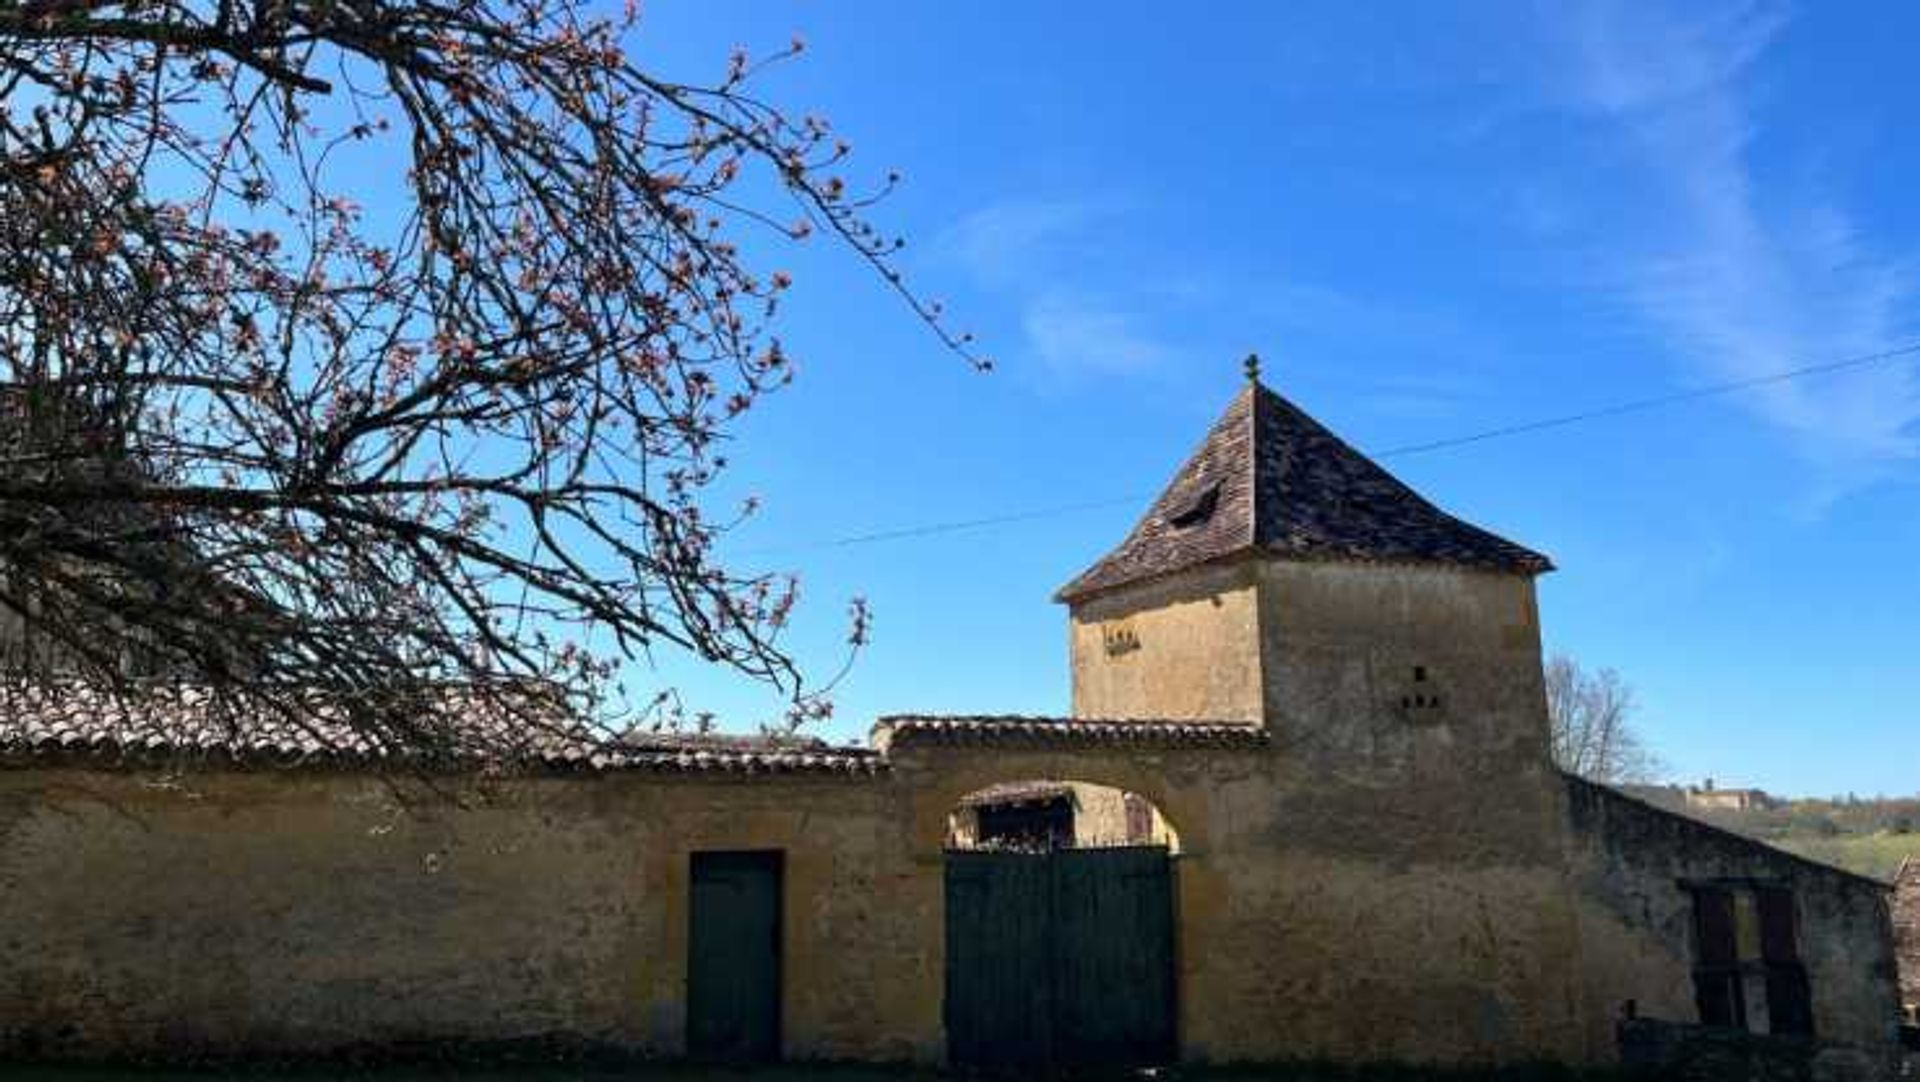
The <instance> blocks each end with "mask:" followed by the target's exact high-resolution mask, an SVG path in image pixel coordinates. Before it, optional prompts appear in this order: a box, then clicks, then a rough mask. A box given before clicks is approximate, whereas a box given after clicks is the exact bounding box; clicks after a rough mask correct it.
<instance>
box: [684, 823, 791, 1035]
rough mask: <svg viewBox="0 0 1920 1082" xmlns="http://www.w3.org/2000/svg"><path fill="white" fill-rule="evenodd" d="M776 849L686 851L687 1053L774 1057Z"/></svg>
mask: <svg viewBox="0 0 1920 1082" xmlns="http://www.w3.org/2000/svg"><path fill="white" fill-rule="evenodd" d="M780 872H781V859H780V854H779V853H777V852H738V853H695V854H693V868H692V873H693V882H692V898H691V899H690V904H689V908H688V914H689V917H690V920H691V927H690V928H689V929H688V935H687V1053H688V1054H689V1055H691V1056H693V1057H694V1058H696V1059H706V1060H731V1061H748V1060H771V1059H778V1058H779V1056H780V879H781V874H780Z"/></svg>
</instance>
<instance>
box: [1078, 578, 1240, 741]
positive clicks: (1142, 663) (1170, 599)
mask: <svg viewBox="0 0 1920 1082" xmlns="http://www.w3.org/2000/svg"><path fill="white" fill-rule="evenodd" d="M1255 582H1256V574H1255V570H1254V566H1253V565H1252V564H1251V563H1247V562H1241V563H1238V564H1232V565H1228V566H1225V567H1221V568H1213V569H1205V570H1201V571H1197V572H1192V573H1189V574H1187V575H1183V576H1180V577H1179V578H1176V579H1172V580H1163V581H1160V582H1157V583H1149V584H1146V585H1144V586H1138V587H1133V588H1129V589H1125V590H1120V591H1116V592H1114V593H1112V594H1108V595H1104V596H1102V597H1098V598H1094V599H1092V600H1090V601H1087V602H1085V603H1084V604H1078V605H1075V606H1074V608H1073V612H1072V614H1071V615H1070V616H1069V618H1068V652H1069V654H1070V656H1071V658H1072V666H1073V714H1074V716H1075V717H1081V718H1161V719H1172V720H1182V721H1190V720H1205V721H1245V722H1249V723H1254V722H1258V721H1259V720H1260V716H1261V702H1260V686H1261V685H1260V660H1261V659H1260V614H1259V609H1258V595H1257V592H1256V589H1255Z"/></svg>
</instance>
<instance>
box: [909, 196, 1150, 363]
mask: <svg viewBox="0 0 1920 1082" xmlns="http://www.w3.org/2000/svg"><path fill="white" fill-rule="evenodd" d="M1125 211H1126V205H1125V204H1124V203H1123V202H1122V201H1120V200H1117V199H1111V198H1105V199H1057V200H1038V199H1013V200H1007V201H1002V202H998V203H993V204H989V205H987V206H985V207H982V208H980V209H979V210H976V211H974V212H973V213H971V214H969V215H967V216H966V217H965V218H962V219H961V220H960V221H959V222H958V223H956V224H955V225H954V226H953V227H952V228H950V229H948V230H947V231H946V232H945V233H944V234H942V235H941V236H940V238H939V239H938V250H939V251H940V252H941V253H942V254H944V255H946V256H947V257H949V258H951V259H953V260H954V261H955V262H957V263H959V264H960V265H961V266H963V267H964V268H966V269H967V271H968V272H969V273H970V274H972V275H973V276H974V277H975V278H976V279H978V280H979V281H980V282H981V284H983V285H985V286H987V287H988V288H990V289H994V290H996V291H1000V292H1005V293H1009V294H1012V295H1014V296H1015V297H1016V298H1017V302H1018V304H1019V305H1020V332H1021V335H1022V338H1023V345H1024V347H1025V351H1026V353H1027V354H1028V355H1029V356H1031V357H1032V358H1033V359H1035V360H1036V361H1038V362H1039V363H1040V364H1041V365H1043V366H1045V368H1046V369H1047V370H1049V371H1051V372H1053V373H1056V374H1064V375H1094V374H1097V375H1117V374H1128V373H1138V372H1144V371H1148V370H1151V369H1155V368H1158V367H1160V366H1161V365H1163V364H1164V363H1166V362H1167V361H1168V360H1169V359H1170V358H1172V357H1174V356H1175V355H1176V353H1177V351H1176V349H1175V347H1174V346H1173V345H1171V344H1170V343H1169V342H1167V341H1165V340H1163V339H1162V338H1160V337H1159V336H1158V335H1157V334H1156V332H1155V330H1154V324H1155V323H1156V322H1157V321H1158V320H1159V318H1160V317H1161V315H1162V314H1163V313H1162V309H1163V308H1164V306H1165V305H1164V302H1165V300H1166V297H1165V296H1164V295H1148V294H1146V293H1143V292H1142V291H1140V290H1139V289H1136V288H1130V287H1129V288H1117V287H1107V286H1103V284H1102V283H1101V281H1100V276H1099V275H1098V274H1097V273H1095V271H1094V268H1097V267H1099V266H1101V265H1102V264H1103V263H1107V262H1112V260H1108V259H1103V258H1102V257H1101V255H1100V253H1101V251H1102V248H1103V246H1104V245H1105V244H1106V243H1107V242H1108V239H1109V238H1110V237H1112V236H1114V235H1115V234H1116V232H1117V230H1116V220H1117V219H1119V218H1120V217H1122V216H1123V215H1124V214H1125ZM1062 282H1071V283H1072V284H1071V287H1070V288H1067V287H1063V286H1062V285H1061V284H1060V283H1062Z"/></svg>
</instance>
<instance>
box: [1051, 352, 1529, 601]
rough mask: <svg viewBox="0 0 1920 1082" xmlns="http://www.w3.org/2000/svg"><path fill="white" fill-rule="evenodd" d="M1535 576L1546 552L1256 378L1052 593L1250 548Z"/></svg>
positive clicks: (1104, 585) (1095, 587)
mask: <svg viewBox="0 0 1920 1082" xmlns="http://www.w3.org/2000/svg"><path fill="white" fill-rule="evenodd" d="M1256 551H1257V552H1263V553H1267V554H1270V555H1274V556H1280V557H1284V558H1292V559H1302V560H1350V561H1358V562H1376V563H1416V564H1419V563H1429V564H1448V565H1454V566H1461V567H1476V568H1484V569H1488V570H1494V571H1510V572H1516V573H1523V574H1538V573H1540V572H1543V571H1549V570H1552V568H1553V564H1552V562H1551V561H1550V560H1548V559H1547V558H1546V557H1545V556H1542V555H1540V554H1539V553H1537V552H1534V551H1532V550H1530V549H1527V548H1523V547H1521V546H1520V545H1516V544H1514V543H1513V542H1511V541H1508V540H1505V539H1504V538H1501V537H1498V536H1496V535H1494V534H1492V533H1489V532H1487V531H1486V530H1482V529H1480V528H1479V527H1477V526H1473V525H1470V524H1468V523H1466V522H1462V521H1461V520H1459V519H1457V518H1454V517H1453V516H1452V515H1449V514H1447V513H1446V512H1445V511H1442V510H1440V509H1439V508H1438V507H1435V506H1434V505H1433V504H1431V503H1429V502H1427V500H1425V499H1424V498H1422V497H1421V496H1420V495H1419V494H1418V493H1416V492H1414V491H1413V490H1412V489H1410V488H1408V487H1407V486H1406V485H1404V484H1402V483H1401V482H1400V481H1399V480H1398V479H1397V478H1395V477H1394V476H1393V475H1392V474H1390V473H1388V472H1387V471H1386V470H1384V469H1382V468H1380V466H1379V465H1377V464H1375V463H1374V462H1373V461H1371V460H1370V459H1368V458H1367V457H1366V456H1365V455H1363V454H1361V453H1360V452H1359V451H1357V450H1355V449H1354V448H1353V447H1351V446H1349V445H1348V444H1347V443H1346V442H1345V441H1344V440H1342V439H1340V437H1338V436H1336V435H1334V434H1333V433H1332V432H1330V431H1328V430H1327V429H1326V428H1325V427H1324V426H1322V425H1321V424H1320V423H1319V422H1318V421H1315V420H1314V419H1313V418H1312V417H1309V416H1307V414H1306V413H1305V412H1303V411H1302V410H1301V409H1300V408H1299V407H1297V406H1295V405H1294V404H1293V403H1291V402H1289V401H1287V400H1286V399H1285V398H1282V397H1281V396H1280V395H1278V394H1276V393H1274V392H1273V391H1271V390H1269V389H1268V388H1266V387H1265V386H1262V385H1260V384H1258V383H1249V384H1248V385H1247V388H1246V389H1245V390H1243V391H1242V392H1241V393H1240V394H1239V395H1238V396H1236V397H1235V398H1234V400H1233V402H1232V403H1231V404H1229V405H1228V407H1227V411H1226V413H1225V414H1223V415H1222V416H1221V418H1220V420H1219V421H1218V422H1216V423H1215V424H1214V426H1213V430H1212V431H1210V432H1208V433H1207V437H1206V439H1205V440H1203V441H1202V442H1201V444H1200V448H1199V450H1197V451H1195V452H1194V454H1193V456H1192V457H1191V458H1189V459H1188V460H1187V462H1186V464H1185V465H1183V466H1182V467H1181V468H1180V471H1179V472H1178V473H1176V474H1175V475H1174V478H1173V481H1172V482H1171V483H1170V484H1168V485H1167V488H1166V490H1165V491H1164V492H1162V493H1161V494H1160V498H1159V499H1157V500H1155V501H1154V503H1153V506H1152V507H1151V508H1149V509H1148V511H1147V513H1146V516H1145V517H1143V518H1142V519H1141V520H1140V522H1139V523H1138V524H1137V525H1136V526H1134V528H1133V532H1132V533H1131V534H1129V535H1128V536H1127V538H1126V540H1124V541H1122V542H1121V543H1120V545H1119V547H1117V548H1115V549H1114V550H1113V551H1111V552H1109V553H1107V555H1105V556H1103V557H1101V558H1100V560H1099V561H1098V562H1096V563H1095V564H1094V565H1093V566H1092V567H1090V568H1088V569H1087V570H1086V571H1085V572H1083V573H1081V575H1080V576H1079V577H1078V578H1075V579H1074V580H1073V581H1072V582H1069V583H1067V584H1066V585H1065V586H1063V587H1061V588H1060V590H1059V592H1058V593H1057V594H1055V595H1054V596H1055V599H1056V600H1060V601H1074V600H1078V599H1080V598H1082V597H1085V596H1088V595H1090V594H1094V593H1098V592H1100V591H1103V590H1109V589H1113V588H1114V587H1117V586H1124V585H1126V584H1128V583H1132V582H1137V581H1140V580H1143V579H1148V578H1153V577H1156V576H1160V575H1165V574H1169V573H1171V572H1175V571H1181V570H1184V569H1186V568H1189V567H1194V566H1197V565H1200V564H1203V563H1208V562H1211V561H1214V560H1220V559H1225V558H1227V557H1230V556H1235V555H1239V554H1242V553H1248V552H1256Z"/></svg>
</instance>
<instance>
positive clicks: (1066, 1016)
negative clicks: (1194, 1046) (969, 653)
mask: <svg viewBox="0 0 1920 1082" xmlns="http://www.w3.org/2000/svg"><path fill="white" fill-rule="evenodd" d="M1174 844H1175V835H1174V833H1173V831H1172V830H1171V829H1170V828H1169V826H1168V824H1167V821H1166V818H1165V817H1164V816H1163V815H1162V814H1161V813H1160V811H1159V809H1157V808H1155V807H1154V805H1153V803H1152V802H1151V801H1150V800H1148V799H1147V798H1146V797H1144V796H1142V795H1140V794H1138V793H1134V792H1129V791H1126V790H1123V789H1120V788H1117V787H1114V786H1108V785H1098V784H1091V783H1087V782H1082V781H1060V780H1051V779H1047V780H1030V781H1021V782H1012V783H1000V784H996V785H991V786H988V787H987V788H984V789H980V790H976V791H975V792H973V793H969V794H968V795H967V796H965V797H963V798H961V800H960V802H959V804H958V805H957V806H956V808H955V809H954V811H953V813H952V814H951V815H950V816H949V822H948V831H947V839H946V857H945V862H946V867H945V873H946V947H947V967H946V987H945V1001H944V1012H943V1013H944V1016H945V1022H946V1029H947V1053H948V1057H949V1058H950V1059H951V1061H952V1062H954V1063H955V1064H959V1065H963V1066H1036V1065H1059V1064H1071V1065H1089V1064H1098V1065H1117V1064H1129V1065H1144V1064H1161V1063H1168V1062H1172V1061H1173V1060H1174V1059H1175V1058H1176V1057H1177V1053H1178V1043H1177V1041H1176V1018H1177V1016H1178V1008H1177V1002H1176V996H1177V995H1178V983H1177V979H1176V973H1175V966H1176V943H1175V924H1174V888H1173V876H1174V869H1173V846H1174Z"/></svg>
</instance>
